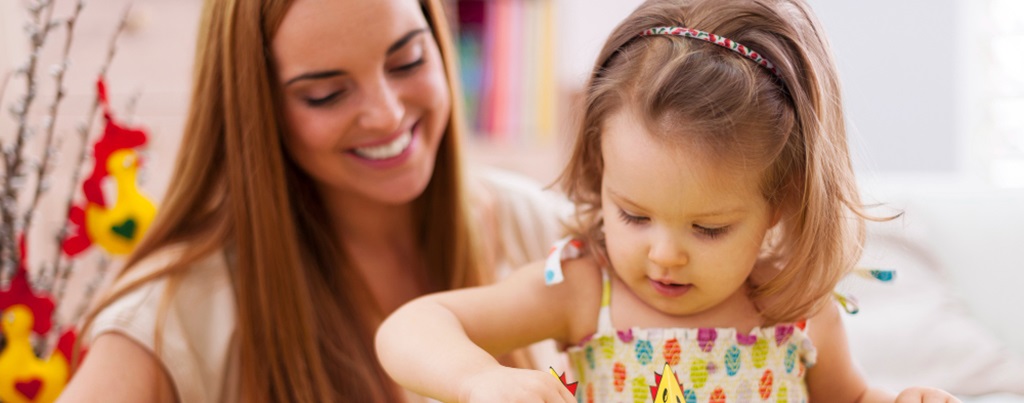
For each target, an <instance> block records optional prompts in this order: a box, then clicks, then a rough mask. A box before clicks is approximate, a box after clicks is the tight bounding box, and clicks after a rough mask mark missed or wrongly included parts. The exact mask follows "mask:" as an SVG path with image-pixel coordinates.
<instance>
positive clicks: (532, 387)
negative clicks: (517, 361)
mask: <svg viewBox="0 0 1024 403" xmlns="http://www.w3.org/2000/svg"><path fill="white" fill-rule="evenodd" d="M459 402H460V403H475V402H484V403H490V402H508V403H519V402H522V403H534V402H545V403H575V402H576V399H575V398H574V397H573V396H572V394H571V393H569V390H568V389H566V388H565V385H562V382H560V381H559V380H558V378H555V377H553V376H551V374H550V373H547V372H544V371H537V370H531V369H518V368H508V367H500V368H495V369H489V370H487V371H484V372H481V373H479V374H476V375H474V376H472V377H469V378H467V379H465V380H463V382H462V385H461V387H460V388H459Z"/></svg>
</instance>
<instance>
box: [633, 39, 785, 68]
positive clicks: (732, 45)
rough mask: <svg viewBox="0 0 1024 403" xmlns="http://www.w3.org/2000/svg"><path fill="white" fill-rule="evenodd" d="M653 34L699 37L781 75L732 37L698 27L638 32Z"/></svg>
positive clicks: (769, 63) (757, 54) (771, 65)
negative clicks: (708, 31)
mask: <svg viewBox="0 0 1024 403" xmlns="http://www.w3.org/2000/svg"><path fill="white" fill-rule="evenodd" d="M653 35H675V36H682V37H686V38H693V39H699V40H702V41H705V42H710V43H713V44H715V45H718V46H721V47H723V48H726V49H729V50H731V51H733V52H736V53H739V54H741V55H743V57H746V58H747V59H750V60H753V61H754V62H755V63H757V64H759V65H760V66H761V67H764V68H766V69H768V71H771V72H772V74H774V75H775V77H778V78H779V79H782V76H780V75H779V71H778V70H777V69H775V65H774V64H772V62H769V61H768V59H765V58H764V57H762V56H761V54H759V53H757V52H755V51H754V50H753V49H750V48H748V47H746V46H743V45H741V44H739V43H737V42H736V41H733V40H732V39H729V38H726V37H723V36H718V35H715V34H711V33H707V32H704V31H701V30H698V29H693V28H683V27H655V28H651V29H648V30H645V31H643V32H641V33H640V36H653Z"/></svg>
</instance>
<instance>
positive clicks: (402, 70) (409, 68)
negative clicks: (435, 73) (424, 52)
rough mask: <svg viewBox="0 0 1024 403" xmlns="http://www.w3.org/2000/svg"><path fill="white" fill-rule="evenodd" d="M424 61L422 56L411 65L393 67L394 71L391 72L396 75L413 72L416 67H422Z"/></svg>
mask: <svg viewBox="0 0 1024 403" xmlns="http://www.w3.org/2000/svg"><path fill="white" fill-rule="evenodd" d="M424 61H425V60H424V59H423V56H420V57H419V59H416V60H415V61H413V62H411V63H406V64H403V65H401V66H398V67H395V68H394V69H392V71H394V72H396V73H408V72H411V71H413V70H415V69H416V68H417V67H420V66H422V65H423V62H424Z"/></svg>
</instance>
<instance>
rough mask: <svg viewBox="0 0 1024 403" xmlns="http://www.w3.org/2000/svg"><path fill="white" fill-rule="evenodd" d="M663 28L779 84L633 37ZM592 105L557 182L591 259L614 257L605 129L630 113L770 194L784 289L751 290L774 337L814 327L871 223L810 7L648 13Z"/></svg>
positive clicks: (770, 240)
mask: <svg viewBox="0 0 1024 403" xmlns="http://www.w3.org/2000/svg"><path fill="white" fill-rule="evenodd" d="M661 26H677V27H687V28H694V29H698V30H702V31H706V32H710V33H712V34H716V35H721V36H724V37H726V38H729V39H732V40H733V41H735V42H738V43H741V44H743V45H745V46H747V47H749V48H751V49H753V50H755V51H757V52H758V53H760V54H761V55H763V56H764V57H765V58H766V59H768V60H769V61H771V62H772V63H774V64H775V66H776V68H777V69H778V73H779V74H778V76H775V75H773V74H772V73H771V72H770V71H769V70H767V69H765V68H763V67H761V66H759V65H757V64H756V63H754V62H753V61H751V60H749V59H747V58H744V57H743V56H741V55H738V54H736V53H734V52H732V51H730V50H728V49H724V48H722V47H720V46H718V45H715V44H712V43H708V42H704V41H700V40H695V39H691V38H682V37H676V36H670V35H656V36H651V37H642V38H641V37H638V34H639V33H641V32H642V31H644V30H646V29H649V28H654V27H661ZM584 95H585V97H586V98H585V101H584V102H585V106H584V111H583V114H582V121H581V125H580V128H579V131H578V133H577V137H576V140H575V144H574V147H573V153H572V156H571V157H570V160H569V162H568V165H567V167H566V169H565V171H564V172H563V173H562V176H561V177H560V182H561V184H562V186H563V187H564V188H565V190H566V192H567V194H568V195H569V197H570V199H571V200H572V201H573V202H574V203H575V204H576V205H577V222H576V224H575V228H573V229H572V231H573V232H574V233H575V235H576V236H578V237H580V238H582V239H584V240H587V241H590V242H588V244H590V245H593V247H594V248H595V252H596V253H598V254H603V253H605V250H604V246H603V242H602V240H603V235H602V234H601V226H602V219H601V215H600V210H601V180H602V179H601V178H602V174H603V169H604V168H603V163H602V156H601V134H602V130H603V129H602V128H603V124H604V123H605V121H606V120H607V119H608V117H609V116H611V115H612V114H614V113H632V114H634V115H635V116H637V117H638V118H639V119H641V121H643V122H644V124H645V125H646V126H647V128H648V130H647V131H648V132H650V133H652V135H653V136H656V137H657V138H659V139H660V140H661V141H666V142H670V144H674V145H676V146H683V147H694V148H695V149H697V150H699V152H702V153H706V155H707V156H708V158H705V160H707V161H716V163H729V164H733V166H740V167H744V168H746V169H758V170H760V171H761V172H762V173H763V176H762V178H763V180H762V184H761V190H762V194H763V195H764V197H765V199H766V200H767V201H768V202H769V203H770V204H771V205H772V206H774V207H775V208H776V209H777V211H779V213H780V214H781V220H780V221H779V224H778V225H777V226H776V227H775V228H774V229H773V230H772V231H771V233H770V234H769V236H768V237H767V240H766V242H765V246H764V253H763V255H764V256H763V259H764V260H765V262H767V263H769V264H771V265H773V266H774V267H776V268H778V269H779V272H778V275H776V276H774V277H773V278H771V279H770V280H766V281H752V285H753V291H752V294H751V296H752V298H753V299H754V300H755V302H756V303H757V304H758V306H759V308H760V309H761V313H762V315H763V317H764V320H765V321H766V322H767V323H769V324H770V323H778V322H788V321H795V320H799V319H801V318H806V317H807V316H808V315H810V314H812V313H814V312H815V311H816V310H817V309H819V308H820V307H821V306H822V305H823V304H825V303H826V302H827V301H828V300H829V297H830V295H831V292H832V289H833V288H834V287H835V286H836V284H837V283H838V281H839V280H840V279H841V278H842V277H843V276H844V275H846V274H847V273H848V272H849V270H850V269H851V268H852V267H853V265H854V264H855V263H856V261H857V260H858V259H859V256H860V252H861V246H862V244H863V238H864V219H865V218H867V215H866V214H865V213H864V212H863V209H862V205H861V203H860V198H859V195H858V193H857V189H856V183H855V180H854V175H853V169H852V166H851V163H850V156H849V151H848V149H847V143H846V128H845V126H844V121H843V109H842V103H841V97H840V88H839V80H838V77H837V72H836V68H835V63H834V62H833V58H832V55H831V53H830V50H829V44H828V42H827V40H826V39H825V36H824V33H823V31H822V29H821V26H820V24H819V23H818V22H817V20H816V19H815V17H814V16H813V14H812V13H811V10H810V8H809V7H808V6H807V5H806V4H805V3H803V2H802V1H801V0H733V1H722V0H650V1H646V2H644V3H643V4H641V5H640V6H639V7H638V8H637V9H636V10H635V11H634V12H633V13H632V14H631V15H630V16H629V17H627V18H626V19H625V20H624V21H623V22H622V23H621V24H620V25H619V26H618V27H616V29H615V30H614V31H613V33H612V34H611V36H610V37H609V39H608V41H607V42H606V43H605V46H604V48H603V49H602V50H601V53H600V55H599V56H598V59H597V63H596V66H595V67H594V70H593V72H592V74H591V77H590V80H589V82H588V84H587V87H586V93H585V94H584ZM678 128H685V130H679V129H678Z"/></svg>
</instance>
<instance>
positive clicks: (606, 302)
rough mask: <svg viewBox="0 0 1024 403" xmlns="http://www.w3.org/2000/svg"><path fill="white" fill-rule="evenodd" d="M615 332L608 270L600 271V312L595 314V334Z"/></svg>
mask: <svg viewBox="0 0 1024 403" xmlns="http://www.w3.org/2000/svg"><path fill="white" fill-rule="evenodd" d="M613 330H615V327H614V326H612V281H611V278H610V277H609V276H608V270H605V269H603V268H602V269H601V310H600V311H599V312H598V314H597V332H598V333H600V334H606V333H609V332H611V331H613Z"/></svg>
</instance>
